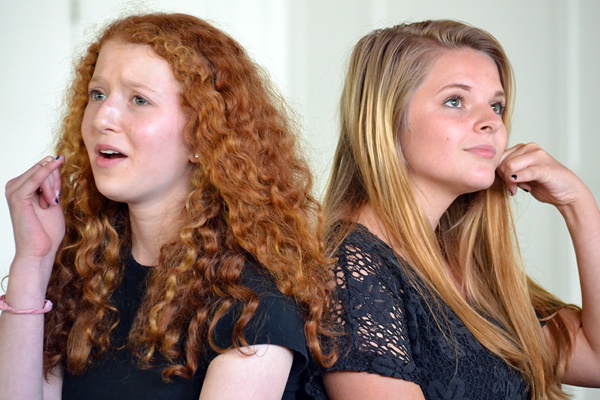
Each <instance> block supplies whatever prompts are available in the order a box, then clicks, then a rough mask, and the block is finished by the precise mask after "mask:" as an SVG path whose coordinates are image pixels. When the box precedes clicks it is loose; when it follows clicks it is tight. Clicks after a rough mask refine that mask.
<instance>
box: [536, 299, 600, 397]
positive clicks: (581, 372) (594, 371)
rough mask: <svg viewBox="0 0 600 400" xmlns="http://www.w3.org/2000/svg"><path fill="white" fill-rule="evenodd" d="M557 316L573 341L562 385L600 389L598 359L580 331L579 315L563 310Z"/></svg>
mask: <svg viewBox="0 0 600 400" xmlns="http://www.w3.org/2000/svg"><path fill="white" fill-rule="evenodd" d="M559 314H560V317H562V319H563V321H564V322H565V324H566V325H567V328H568V329H569V332H570V334H571V339H572V341H573V347H572V349H571V360H570V361H571V362H570V366H569V369H568V370H567V371H566V373H565V375H564V377H563V383H565V384H568V385H576V386H587V387H600V359H599V358H598V357H597V356H596V355H595V353H594V351H593V349H592V348H591V346H590V343H589V342H588V340H587V338H586V335H585V332H584V330H583V329H582V322H581V313H580V312H577V311H575V310H572V309H570V308H563V309H562V310H560V311H559ZM545 330H546V329H545ZM546 331H547V330H546Z"/></svg>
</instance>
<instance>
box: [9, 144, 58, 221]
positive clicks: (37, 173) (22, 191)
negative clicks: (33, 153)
mask: <svg viewBox="0 0 600 400" xmlns="http://www.w3.org/2000/svg"><path fill="white" fill-rule="evenodd" d="M63 163H64V157H60V156H59V157H56V158H55V157H51V156H47V157H45V158H43V159H42V160H40V161H39V162H38V163H37V164H35V165H34V166H32V167H31V168H29V169H28V170H27V171H25V172H24V173H23V174H22V175H20V176H18V177H16V178H14V179H12V180H10V181H9V182H8V183H7V184H6V196H7V198H8V199H9V203H11V201H18V200H19V199H21V200H24V201H31V200H32V199H34V198H35V197H36V196H37V198H38V200H37V201H38V204H39V206H40V207H41V208H43V209H46V208H48V207H49V206H51V205H56V204H58V199H59V197H60V189H61V182H60V173H59V170H58V168H59V167H60V166H61V165H62V164H63ZM15 197H17V198H15Z"/></svg>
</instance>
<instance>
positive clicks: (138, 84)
mask: <svg viewBox="0 0 600 400" xmlns="http://www.w3.org/2000/svg"><path fill="white" fill-rule="evenodd" d="M105 82H106V80H105V79H104V78H102V77H101V76H100V77H98V76H97V77H92V79H90V81H89V84H92V83H105ZM123 84H124V85H125V86H128V87H131V88H133V89H143V90H148V91H150V92H152V93H155V94H157V95H160V93H159V92H157V91H156V90H154V89H152V88H151V87H150V86H147V85H144V84H143V83H141V82H137V81H134V80H131V79H123Z"/></svg>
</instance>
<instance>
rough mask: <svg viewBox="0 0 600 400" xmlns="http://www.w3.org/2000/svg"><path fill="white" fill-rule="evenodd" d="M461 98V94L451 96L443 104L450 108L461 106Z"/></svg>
mask: <svg viewBox="0 0 600 400" xmlns="http://www.w3.org/2000/svg"><path fill="white" fill-rule="evenodd" d="M462 101H463V98H462V97H461V96H452V97H450V98H449V99H448V100H446V101H445V102H444V105H446V106H448V107H451V108H459V107H462Z"/></svg>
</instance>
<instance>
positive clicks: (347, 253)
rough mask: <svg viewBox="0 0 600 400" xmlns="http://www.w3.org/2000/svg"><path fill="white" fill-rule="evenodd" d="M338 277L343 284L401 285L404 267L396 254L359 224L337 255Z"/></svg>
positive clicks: (342, 244) (339, 248)
mask: <svg viewBox="0 0 600 400" xmlns="http://www.w3.org/2000/svg"><path fill="white" fill-rule="evenodd" d="M336 258H337V263H336V268H335V269H336V276H337V278H338V285H339V284H341V283H342V282H341V281H359V282H364V281H365V280H367V281H368V280H370V279H378V280H384V281H388V282H391V281H393V282H397V283H400V282H402V281H404V280H405V277H404V273H403V266H402V264H401V263H400V261H399V260H398V258H397V257H396V255H395V254H394V251H393V250H392V249H391V248H390V247H389V246H388V245H387V244H386V243H385V242H383V241H382V240H381V239H379V238H378V237H377V236H375V235H374V234H373V233H371V232H370V231H369V230H368V229H367V228H366V227H365V226H363V225H360V224H357V225H356V227H355V228H354V229H353V230H352V231H350V233H349V234H348V235H347V236H346V238H345V239H344V240H343V241H342V243H341V244H340V246H339V247H338V250H337V252H336Z"/></svg>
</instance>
